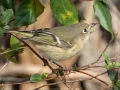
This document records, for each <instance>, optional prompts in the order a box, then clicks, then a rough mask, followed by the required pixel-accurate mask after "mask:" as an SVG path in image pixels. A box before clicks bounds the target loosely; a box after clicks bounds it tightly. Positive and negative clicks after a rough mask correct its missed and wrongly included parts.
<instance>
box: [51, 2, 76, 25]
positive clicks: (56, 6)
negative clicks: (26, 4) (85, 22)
mask: <svg viewBox="0 0 120 90" xmlns="http://www.w3.org/2000/svg"><path fill="white" fill-rule="evenodd" d="M50 6H51V9H52V11H53V14H54V15H55V17H56V18H57V20H58V21H59V22H60V23H61V24H63V25H71V24H75V23H78V10H77V9H76V7H75V6H74V5H73V4H72V3H71V1H70V0H50Z"/></svg>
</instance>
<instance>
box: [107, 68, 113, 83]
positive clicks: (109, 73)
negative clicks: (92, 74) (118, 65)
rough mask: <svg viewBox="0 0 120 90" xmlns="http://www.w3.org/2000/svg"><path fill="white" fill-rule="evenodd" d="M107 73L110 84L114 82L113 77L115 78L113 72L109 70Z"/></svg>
mask: <svg viewBox="0 0 120 90" xmlns="http://www.w3.org/2000/svg"><path fill="white" fill-rule="evenodd" d="M107 73H108V76H109V78H110V80H111V81H112V82H114V76H115V73H114V71H113V70H109V71H107Z"/></svg>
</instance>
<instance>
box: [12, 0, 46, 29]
mask: <svg viewBox="0 0 120 90" xmlns="http://www.w3.org/2000/svg"><path fill="white" fill-rule="evenodd" d="M43 11H44V6H43V5H42V4H41V3H40V1H39V0H23V2H22V3H21V4H20V5H19V7H18V9H17V11H16V14H15V16H16V20H15V22H14V26H15V27H20V26H27V25H29V24H32V23H34V22H36V19H37V17H38V16H39V15H40V14H42V12H43Z"/></svg>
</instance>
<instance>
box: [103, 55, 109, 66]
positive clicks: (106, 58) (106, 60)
mask: <svg viewBox="0 0 120 90" xmlns="http://www.w3.org/2000/svg"><path fill="white" fill-rule="evenodd" d="M102 56H103V57H104V59H105V62H106V64H107V65H108V63H109V57H108V55H107V54H105V53H102Z"/></svg>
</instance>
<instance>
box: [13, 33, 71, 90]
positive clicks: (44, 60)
mask: <svg viewBox="0 0 120 90" xmlns="http://www.w3.org/2000/svg"><path fill="white" fill-rule="evenodd" d="M12 35H13V36H14V37H16V38H17V39H18V40H20V41H21V42H22V43H24V44H25V45H26V46H27V47H28V48H29V49H30V50H31V51H32V52H33V53H34V54H35V55H36V56H37V57H38V58H39V59H41V60H42V61H43V62H44V64H45V65H47V66H48V67H49V68H50V69H51V70H52V71H53V72H54V73H55V74H56V75H57V73H56V72H55V71H54V69H53V68H52V67H51V66H50V65H49V63H48V61H47V60H46V59H45V58H44V57H42V56H40V54H38V53H37V52H36V51H35V50H34V49H33V48H31V47H30V46H29V45H28V44H27V43H26V42H25V41H23V40H21V39H20V38H19V37H17V36H15V35H14V34H12ZM59 79H60V80H61V81H62V82H63V83H64V84H65V85H66V86H67V87H68V88H69V89H70V87H69V86H68V85H67V84H66V83H65V82H64V81H63V80H62V79H61V78H60V77H59ZM70 90H71V89H70Z"/></svg>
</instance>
